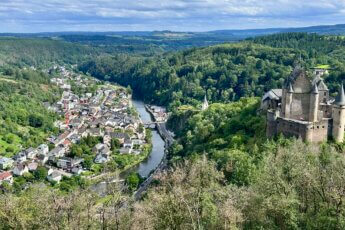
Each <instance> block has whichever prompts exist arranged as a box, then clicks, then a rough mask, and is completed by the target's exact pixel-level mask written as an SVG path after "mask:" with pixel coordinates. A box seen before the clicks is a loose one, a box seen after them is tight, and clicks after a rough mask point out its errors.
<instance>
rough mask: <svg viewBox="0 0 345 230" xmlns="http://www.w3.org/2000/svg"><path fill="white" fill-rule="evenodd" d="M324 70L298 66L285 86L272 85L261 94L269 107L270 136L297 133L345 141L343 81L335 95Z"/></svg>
mask: <svg viewBox="0 0 345 230" xmlns="http://www.w3.org/2000/svg"><path fill="white" fill-rule="evenodd" d="M324 72H325V71H322V70H320V69H318V70H315V71H314V77H313V79H311V78H310V77H309V76H308V73H307V72H306V71H305V70H304V69H303V68H301V67H299V66H297V67H295V69H294V70H293V72H292V73H291V75H290V76H289V77H288V78H287V79H286V80H285V82H284V86H283V89H272V90H270V91H269V92H267V93H266V94H265V95H264V96H263V98H262V108H263V109H265V110H267V129H266V133H267V136H268V137H272V136H275V135H277V134H280V133H281V134H283V135H284V136H295V137H297V138H302V139H303V140H305V141H308V142H322V141H325V140H327V139H329V138H333V139H334V140H335V141H336V142H343V139H344V125H345V94H344V88H343V86H342V85H341V87H340V89H339V93H338V95H337V97H336V99H332V98H330V97H329V90H328V88H327V86H326V84H325V83H324V81H323V79H322V78H321V76H322V75H323V74H324Z"/></svg>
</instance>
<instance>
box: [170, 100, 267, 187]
mask: <svg viewBox="0 0 345 230" xmlns="http://www.w3.org/2000/svg"><path fill="white" fill-rule="evenodd" d="M259 105H260V100H259V99H258V98H242V99H241V100H240V101H238V102H232V103H229V104H220V103H219V104H218V103H216V104H212V105H211V106H210V107H209V108H208V109H207V110H205V111H202V112H194V115H189V117H188V115H187V117H186V116H185V114H186V113H187V114H190V111H189V110H184V111H183V112H182V111H179V112H175V113H173V115H172V118H171V119H170V121H169V127H175V124H178V123H179V122H183V121H184V124H183V125H182V127H184V128H183V129H181V130H176V129H175V131H176V134H177V136H176V139H177V142H176V143H175V144H174V145H173V147H172V149H171V150H172V151H171V155H170V157H171V158H172V159H174V160H177V159H190V158H193V157H195V156H198V155H202V154H205V153H207V156H208V157H209V158H210V159H212V160H214V161H215V162H216V163H217V166H218V169H219V170H221V171H222V172H223V173H224V174H225V178H226V180H227V181H228V182H230V183H234V184H239V185H243V184H248V183H249V182H250V180H251V179H252V178H251V174H252V173H253V172H254V170H255V168H256V166H257V163H258V162H260V161H261V159H262V156H261V155H260V154H259V153H258V152H259V147H261V145H262V144H263V143H264V141H265V140H266V138H265V119H264V117H263V116H260V115H259V114H258V112H257V110H258V108H259ZM181 120H182V121H181ZM178 126H179V125H177V127H178Z"/></svg>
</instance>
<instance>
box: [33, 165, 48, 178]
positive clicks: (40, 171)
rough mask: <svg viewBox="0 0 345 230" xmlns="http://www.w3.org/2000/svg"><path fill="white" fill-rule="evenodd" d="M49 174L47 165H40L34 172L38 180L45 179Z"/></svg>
mask: <svg viewBox="0 0 345 230" xmlns="http://www.w3.org/2000/svg"><path fill="white" fill-rule="evenodd" d="M47 176H48V170H47V168H46V167H43V166H39V167H37V169H36V171H35V172H34V177H35V178H36V180H40V181H43V180H45V179H46V178H47Z"/></svg>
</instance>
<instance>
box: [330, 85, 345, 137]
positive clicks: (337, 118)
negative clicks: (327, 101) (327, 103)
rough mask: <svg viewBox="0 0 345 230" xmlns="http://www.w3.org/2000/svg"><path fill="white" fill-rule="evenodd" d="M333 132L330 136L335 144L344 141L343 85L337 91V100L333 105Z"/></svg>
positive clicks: (344, 105) (344, 108)
mask: <svg viewBox="0 0 345 230" xmlns="http://www.w3.org/2000/svg"><path fill="white" fill-rule="evenodd" d="M332 117H333V130H332V135H333V138H334V140H335V141H336V142H343V140H344V125H345V94H344V87H343V84H342V85H341V87H340V89H339V93H338V96H337V98H336V99H335V102H334V105H333V113H332Z"/></svg>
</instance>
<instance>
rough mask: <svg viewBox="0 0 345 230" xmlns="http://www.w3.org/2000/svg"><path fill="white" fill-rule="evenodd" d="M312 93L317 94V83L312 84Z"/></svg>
mask: <svg viewBox="0 0 345 230" xmlns="http://www.w3.org/2000/svg"><path fill="white" fill-rule="evenodd" d="M312 93H313V94H318V93H319V89H318V88H317V85H316V84H314V85H313V90H312Z"/></svg>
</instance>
